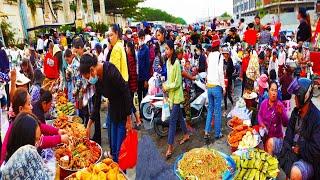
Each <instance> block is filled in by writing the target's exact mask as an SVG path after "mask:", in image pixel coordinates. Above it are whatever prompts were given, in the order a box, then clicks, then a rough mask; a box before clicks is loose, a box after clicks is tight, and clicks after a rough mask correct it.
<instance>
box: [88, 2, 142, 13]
mask: <svg viewBox="0 0 320 180" xmlns="http://www.w3.org/2000/svg"><path fill="white" fill-rule="evenodd" d="M92 1H93V9H94V11H100V3H99V0H92ZM144 1H145V0H104V3H105V8H106V13H107V14H110V13H112V14H122V15H123V16H124V17H133V16H135V15H136V14H137V9H138V4H139V3H141V2H144Z"/></svg>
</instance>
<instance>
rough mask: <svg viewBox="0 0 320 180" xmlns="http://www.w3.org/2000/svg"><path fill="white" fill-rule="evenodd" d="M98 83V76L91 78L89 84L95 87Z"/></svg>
mask: <svg viewBox="0 0 320 180" xmlns="http://www.w3.org/2000/svg"><path fill="white" fill-rule="evenodd" d="M97 81H98V77H97V76H95V77H91V76H90V78H89V80H88V82H89V83H90V84H92V85H95V84H96V83H97Z"/></svg>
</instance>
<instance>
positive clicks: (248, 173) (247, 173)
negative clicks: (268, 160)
mask: <svg viewBox="0 0 320 180" xmlns="http://www.w3.org/2000/svg"><path fill="white" fill-rule="evenodd" d="M250 172H251V169H248V170H247V172H246V174H245V175H244V176H243V179H245V180H248V178H249V175H250Z"/></svg>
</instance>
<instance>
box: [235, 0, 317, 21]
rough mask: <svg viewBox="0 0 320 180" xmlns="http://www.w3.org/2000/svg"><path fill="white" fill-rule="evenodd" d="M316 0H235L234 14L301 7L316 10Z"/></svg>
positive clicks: (288, 9)
mask: <svg viewBox="0 0 320 180" xmlns="http://www.w3.org/2000/svg"><path fill="white" fill-rule="evenodd" d="M315 3H316V0H233V14H234V16H236V18H237V19H238V18H240V17H246V16H255V15H257V14H258V12H259V10H261V9H262V10H263V11H265V13H266V14H280V13H286V12H295V11H298V9H299V7H305V8H306V9H307V10H314V8H315Z"/></svg>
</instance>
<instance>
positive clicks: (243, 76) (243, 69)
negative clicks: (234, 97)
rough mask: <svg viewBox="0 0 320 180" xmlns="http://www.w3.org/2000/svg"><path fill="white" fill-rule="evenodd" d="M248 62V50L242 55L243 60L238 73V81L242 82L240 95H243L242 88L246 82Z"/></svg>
mask: <svg viewBox="0 0 320 180" xmlns="http://www.w3.org/2000/svg"><path fill="white" fill-rule="evenodd" d="M249 61H250V49H248V48H247V49H246V50H245V51H244V53H243V58H242V65H241V73H240V79H241V80H242V94H241V95H243V91H244V86H245V84H246V80H247V75H246V71H247V68H248V65H249Z"/></svg>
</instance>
